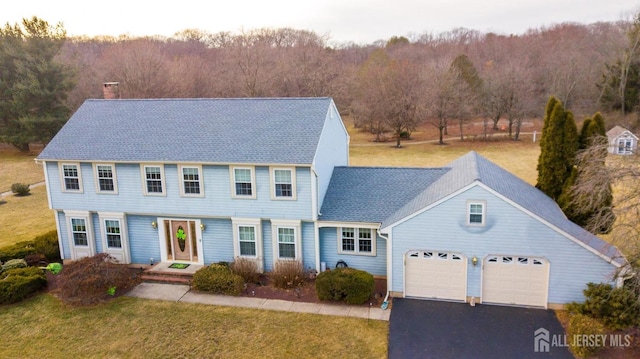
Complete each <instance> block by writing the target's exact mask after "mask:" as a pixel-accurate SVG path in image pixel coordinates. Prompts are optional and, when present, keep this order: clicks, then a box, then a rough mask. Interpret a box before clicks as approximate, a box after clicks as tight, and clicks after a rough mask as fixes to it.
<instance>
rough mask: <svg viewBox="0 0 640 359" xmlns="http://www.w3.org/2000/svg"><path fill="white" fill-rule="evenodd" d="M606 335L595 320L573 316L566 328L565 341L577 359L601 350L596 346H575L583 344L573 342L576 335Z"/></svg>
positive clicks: (601, 326)
mask: <svg viewBox="0 0 640 359" xmlns="http://www.w3.org/2000/svg"><path fill="white" fill-rule="evenodd" d="M603 334H606V329H605V327H604V325H603V324H602V323H601V322H600V321H599V320H597V319H594V318H591V317H588V316H586V315H583V314H573V315H572V316H571V318H570V319H569V327H568V328H567V341H568V342H569V348H570V349H571V351H572V352H573V354H575V355H576V356H577V357H579V358H586V357H589V356H592V355H594V354H596V352H598V350H600V349H602V348H600V347H596V346H588V345H576V344H580V343H582V344H585V343H583V342H581V341H575V340H573V338H575V337H576V336H578V335H603Z"/></svg>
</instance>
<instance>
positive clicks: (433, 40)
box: [58, 21, 637, 144]
mask: <svg viewBox="0 0 640 359" xmlns="http://www.w3.org/2000/svg"><path fill="white" fill-rule="evenodd" d="M632 26H633V21H620V22H616V23H595V24H591V25H582V24H572V23H565V24H559V25H555V26H552V27H549V28H540V29H532V30H529V31H528V32H527V33H525V34H522V35H517V36H515V35H514V36H504V35H498V34H494V33H480V32H477V31H474V30H468V29H464V28H460V29H455V30H452V31H449V32H446V33H441V34H437V35H434V34H430V33H425V34H420V35H415V36H412V38H410V39H409V38H405V37H393V38H391V39H390V40H389V41H386V42H383V41H378V42H376V43H374V44H370V45H356V44H353V43H346V44H339V45H336V44H333V43H331V42H330V39H329V38H327V37H325V36H322V35H318V34H316V33H313V32H310V31H306V30H295V29H290V28H280V29H255V30H248V31H242V32H239V33H230V32H221V33H216V34H211V33H206V32H204V31H199V30H185V31H182V32H179V33H176V34H175V35H174V36H173V37H171V38H159V37H147V38H130V37H125V36H123V37H119V38H70V39H68V40H67V42H66V43H65V45H64V47H63V48H62V51H61V52H60V54H59V55H58V58H59V59H60V60H61V61H62V62H63V63H64V64H66V65H68V66H70V67H71V68H73V69H75V81H76V86H75V88H74V89H73V90H72V91H71V92H70V93H69V97H68V99H67V102H68V105H69V107H70V108H71V110H75V109H76V108H77V107H78V106H79V105H80V104H81V103H82V102H83V101H84V100H85V99H87V98H100V97H102V93H101V84H102V83H103V82H108V81H117V82H119V83H120V95H121V97H122V98H158V97H174V98H177V97H260V96H273V97H291V96H330V97H333V98H334V100H335V101H336V104H337V106H338V108H339V109H340V111H342V112H343V113H346V114H349V115H352V116H353V118H354V120H355V121H356V124H357V125H358V126H363V127H366V128H368V129H370V130H371V131H372V132H373V133H374V134H376V135H381V134H383V133H389V135H391V136H395V137H399V135H400V134H405V135H406V134H410V133H411V131H412V130H413V128H414V126H415V124H416V123H418V122H426V123H432V124H433V125H434V126H436V127H438V128H439V129H441V131H445V132H446V130H447V127H448V126H449V125H451V126H456V127H457V126H458V125H459V126H460V128H461V129H462V124H463V123H464V121H467V120H469V119H478V118H483V119H485V121H486V124H487V127H489V128H491V127H494V126H495V125H496V124H497V121H498V120H503V121H504V120H506V121H508V124H509V133H510V134H511V135H512V137H513V138H516V139H517V136H518V133H519V124H520V123H521V121H522V119H524V118H528V117H541V115H542V114H541V112H542V111H543V109H544V105H545V103H546V101H547V99H548V98H549V96H551V95H554V96H556V97H557V98H558V99H559V100H560V101H562V103H564V104H565V105H566V107H567V108H570V109H571V110H572V111H573V112H574V113H575V114H576V117H577V118H578V119H579V118H581V117H582V116H583V115H585V114H592V113H594V112H595V111H598V110H604V111H607V110H610V109H613V107H614V106H610V107H611V108H610V109H607V108H603V101H601V100H602V99H603V95H604V94H605V87H606V86H607V84H608V83H611V81H608V80H607V79H608V77H610V76H612V75H611V74H612V73H613V71H611V68H612V67H613V66H615V64H616V62H619V61H620V60H621V59H624V58H625V57H624V56H625V53H628V51H629V46H630V45H629V44H630V42H629V37H628V34H629V31H630V28H632ZM631 56H632V58H633V56H634V57H635V58H636V59H637V54H633V53H632V54H631ZM635 61H637V60H635ZM614 75H615V74H614ZM636 81H637V80H636ZM605 105H606V104H605ZM634 111H637V109H634ZM609 118H612V117H609ZM635 118H636V116H627V119H626V120H624V119H622V118H621V117H620V118H617V119H616V122H621V121H626V122H627V123H622V124H624V125H626V126H628V127H631V128H634V127H635V125H636V123H635ZM609 122H610V123H611V122H612V121H609ZM629 122H631V123H629ZM398 144H399V143H398Z"/></svg>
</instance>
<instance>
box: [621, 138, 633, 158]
mask: <svg viewBox="0 0 640 359" xmlns="http://www.w3.org/2000/svg"><path fill="white" fill-rule="evenodd" d="M627 143H629V147H627ZM620 145H622V149H621V148H620ZM632 152H633V140H632V139H631V138H630V137H621V138H618V154H619V155H626V154H630V153H632Z"/></svg>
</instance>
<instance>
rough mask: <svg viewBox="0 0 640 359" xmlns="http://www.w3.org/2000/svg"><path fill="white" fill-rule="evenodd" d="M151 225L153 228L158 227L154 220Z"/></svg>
mask: <svg viewBox="0 0 640 359" xmlns="http://www.w3.org/2000/svg"><path fill="white" fill-rule="evenodd" d="M151 227H153V229H156V228H158V223H157V222H156V221H153V222H151Z"/></svg>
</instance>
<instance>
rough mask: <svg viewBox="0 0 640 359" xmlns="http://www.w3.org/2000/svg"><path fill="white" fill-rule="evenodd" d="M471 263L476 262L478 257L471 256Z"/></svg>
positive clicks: (474, 263)
mask: <svg viewBox="0 0 640 359" xmlns="http://www.w3.org/2000/svg"><path fill="white" fill-rule="evenodd" d="M471 264H473V265H474V266H475V265H477V264H478V257H476V256H473V258H471Z"/></svg>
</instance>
